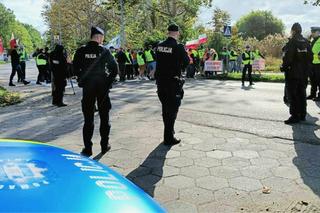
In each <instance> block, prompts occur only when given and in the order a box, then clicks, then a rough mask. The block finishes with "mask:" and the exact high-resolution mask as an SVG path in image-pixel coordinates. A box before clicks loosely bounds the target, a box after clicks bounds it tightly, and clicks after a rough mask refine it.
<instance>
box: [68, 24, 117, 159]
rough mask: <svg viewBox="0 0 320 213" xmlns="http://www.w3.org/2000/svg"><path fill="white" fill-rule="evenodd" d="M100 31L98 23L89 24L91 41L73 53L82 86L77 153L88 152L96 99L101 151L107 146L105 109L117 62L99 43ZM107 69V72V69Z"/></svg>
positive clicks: (90, 144)
mask: <svg viewBox="0 0 320 213" xmlns="http://www.w3.org/2000/svg"><path fill="white" fill-rule="evenodd" d="M103 40H104V31H103V30H102V29H101V28H99V27H92V28H91V41H89V42H88V43H87V45H85V46H82V47H80V48H79V49H78V50H77V51H76V53H75V56H74V61H73V66H74V73H75V74H76V75H77V77H78V79H79V86H80V87H83V90H82V91H83V97H82V112H83V116H84V126H83V142H84V148H83V149H82V151H81V154H82V155H84V156H87V157H90V156H91V155H92V145H93V143H92V141H91V139H92V136H93V131H94V108H95V103H96V102H97V103H98V110H99V115H100V136H101V141H100V146H101V154H105V153H106V152H107V151H109V150H110V149H111V146H110V144H109V134H110V128H111V126H110V123H109V111H110V109H111V101H110V97H109V91H110V88H111V86H112V83H113V82H114V79H115V77H116V76H117V73H118V65H117V62H116V61H115V59H114V57H113V56H112V54H111V53H110V51H109V50H108V49H106V48H104V47H103V46H102V43H103ZM106 66H107V69H108V72H107V69H106Z"/></svg>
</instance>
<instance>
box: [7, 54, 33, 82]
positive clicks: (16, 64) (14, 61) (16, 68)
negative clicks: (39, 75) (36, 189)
mask: <svg viewBox="0 0 320 213" xmlns="http://www.w3.org/2000/svg"><path fill="white" fill-rule="evenodd" d="M10 55H11V66H12V71H11V75H10V78H9V86H15V85H14V84H13V82H12V81H13V78H14V76H15V75H16V72H18V73H20V74H19V76H20V77H21V78H22V79H21V80H22V82H23V83H24V85H27V84H29V83H30V81H26V80H25V79H24V78H23V75H22V73H21V66H20V56H21V54H18V52H17V50H16V49H13V50H12V51H11V54H10Z"/></svg>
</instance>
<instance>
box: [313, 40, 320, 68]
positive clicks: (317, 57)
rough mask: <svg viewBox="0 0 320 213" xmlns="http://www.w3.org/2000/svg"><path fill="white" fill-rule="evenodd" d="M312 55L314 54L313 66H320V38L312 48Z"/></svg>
mask: <svg viewBox="0 0 320 213" xmlns="http://www.w3.org/2000/svg"><path fill="white" fill-rule="evenodd" d="M312 53H313V61H312V63H313V64H320V37H319V38H318V39H317V41H316V42H315V43H314V45H313V46H312Z"/></svg>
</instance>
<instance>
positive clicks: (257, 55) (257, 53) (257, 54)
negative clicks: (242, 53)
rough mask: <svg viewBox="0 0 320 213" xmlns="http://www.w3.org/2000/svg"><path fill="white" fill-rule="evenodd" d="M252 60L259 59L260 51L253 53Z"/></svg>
mask: <svg viewBox="0 0 320 213" xmlns="http://www.w3.org/2000/svg"><path fill="white" fill-rule="evenodd" d="M253 54H254V59H257V60H258V59H261V56H260V51H259V50H256V51H254V53H253Z"/></svg>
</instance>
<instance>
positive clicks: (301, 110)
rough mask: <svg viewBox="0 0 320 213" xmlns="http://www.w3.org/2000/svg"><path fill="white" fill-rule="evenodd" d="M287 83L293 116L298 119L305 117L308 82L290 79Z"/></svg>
mask: <svg viewBox="0 0 320 213" xmlns="http://www.w3.org/2000/svg"><path fill="white" fill-rule="evenodd" d="M286 83H287V91H288V96H289V97H290V114H291V116H292V117H294V118H298V119H300V118H303V117H305V116H306V115H307V100H306V89H307V80H305V81H303V80H298V79H288V80H287V82H286Z"/></svg>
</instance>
